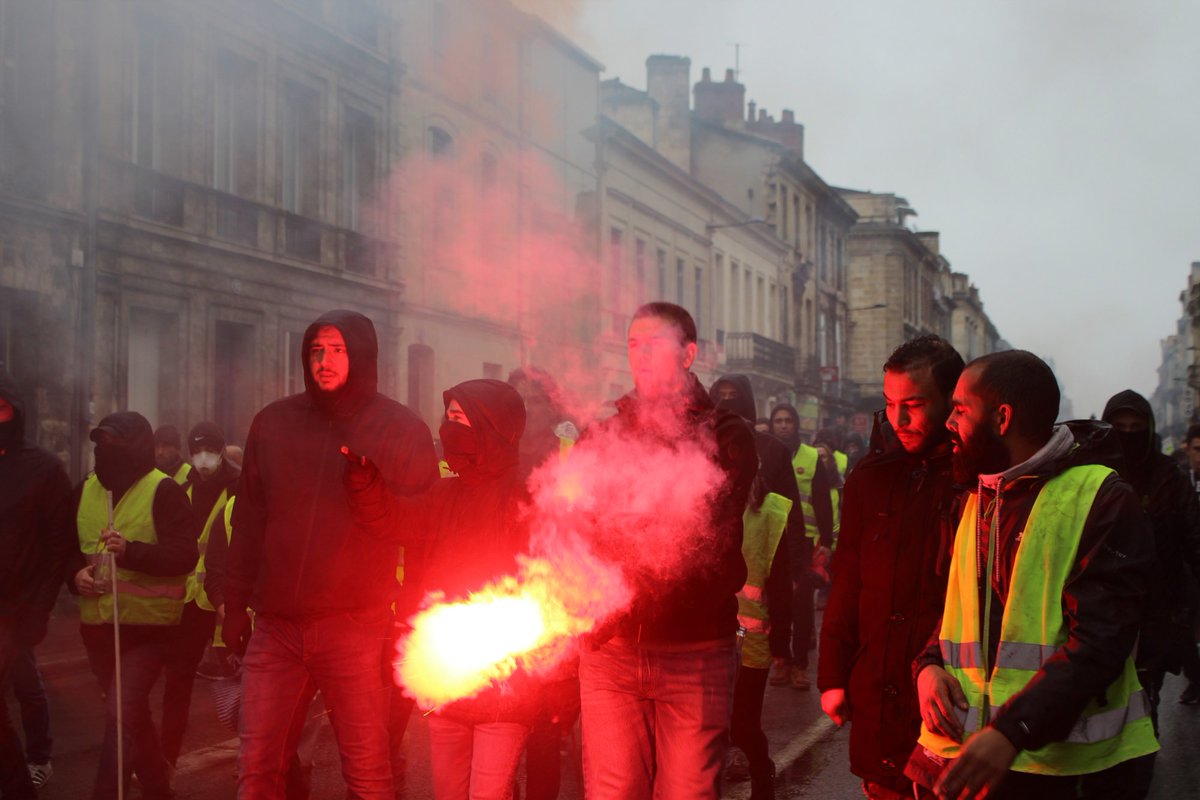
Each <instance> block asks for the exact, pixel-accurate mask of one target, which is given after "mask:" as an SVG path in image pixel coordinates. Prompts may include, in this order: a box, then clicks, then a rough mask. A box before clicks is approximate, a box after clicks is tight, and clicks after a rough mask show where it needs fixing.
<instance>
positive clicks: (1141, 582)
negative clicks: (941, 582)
mask: <svg viewBox="0 0 1200 800" xmlns="http://www.w3.org/2000/svg"><path fill="white" fill-rule="evenodd" d="M1061 429H1063V426H1058V427H1056V428H1055V432H1056V435H1057V432H1058V431H1059V430H1061ZM1066 430H1067V431H1069V433H1070V435H1071V437H1072V438H1073V440H1074V444H1073V445H1071V446H1070V448H1069V451H1068V452H1065V454H1063V455H1061V456H1059V457H1057V458H1055V459H1053V460H1052V461H1050V462H1049V463H1047V464H1045V465H1043V466H1042V467H1040V468H1037V469H1035V470H1034V471H1033V472H1032V473H1031V474H1028V475H1024V476H1022V477H1018V478H1016V479H1014V480H1013V481H1012V483H1011V484H1010V483H1007V482H1006V483H1005V484H1004V487H1003V490H1002V492H1003V496H1002V498H1001V513H1000V521H999V524H1000V530H999V531H998V532H997V540H998V546H997V550H998V552H997V553H996V559H995V564H996V569H995V571H994V572H993V575H992V580H990V581H987V583H988V584H990V587H991V591H992V592H993V596H992V616H993V619H992V620H991V623H990V632H991V641H989V642H988V643H987V647H988V663H995V656H996V650H997V648H998V647H999V643H1000V641H999V640H1000V630H1001V620H1002V616H1003V613H1004V604H1005V602H1006V601H1007V600H1008V589H1009V582H1010V580H1011V578H1012V568H1013V563H1014V561H1015V559H1016V555H1017V550H1018V548H1019V546H1020V534H1021V533H1022V532H1023V531H1024V530H1025V525H1026V522H1027V521H1028V519H1029V513H1030V511H1031V510H1032V508H1033V504H1034V501H1036V500H1037V498H1038V495H1039V494H1040V492H1041V490H1042V488H1043V487H1044V486H1045V485H1046V482H1047V481H1049V480H1050V479H1051V478H1052V477H1054V476H1055V475H1058V474H1059V473H1061V472H1063V471H1064V470H1066V469H1067V468H1069V467H1072V466H1076V465H1080V464H1104V465H1108V464H1111V463H1114V461H1115V460H1116V459H1118V458H1119V457H1120V453H1119V448H1118V447H1117V446H1116V445H1115V443H1114V442H1113V439H1112V437H1111V436H1110V435H1109V434H1110V433H1111V432H1112V428H1110V427H1109V426H1108V425H1106V424H1104V423H1098V422H1089V421H1079V422H1069V423H1066ZM1052 441H1053V439H1052ZM860 468H861V465H860ZM977 491H981V496H980V498H979V507H980V508H981V509H982V508H991V506H992V503H993V502H994V501H995V499H996V498H995V492H994V491H992V490H988V489H983V490H979V489H977ZM983 520H984V522H983V530H982V531H981V533H980V537H979V538H980V545H981V547H983V546H984V543H986V541H987V539H988V536H989V535H990V534H989V530H988V526H989V525H990V524H991V521H990V520H991V518H990V517H989V516H987V515H984V517H983ZM976 560H977V561H978V558H977V559H976ZM984 563H986V562H984ZM1153 564H1154V547H1153V539H1152V532H1151V530H1150V523H1149V520H1148V519H1147V518H1146V515H1145V514H1144V513H1143V512H1142V510H1141V508H1140V506H1139V503H1138V500H1137V495H1136V494H1135V493H1134V492H1133V490H1132V489H1131V488H1130V486H1129V484H1128V483H1127V482H1126V481H1125V480H1124V479H1122V478H1121V477H1120V476H1119V475H1116V474H1113V475H1110V476H1109V477H1108V478H1106V479H1105V481H1104V482H1103V483H1102V484H1101V485H1100V489H1099V491H1098V492H1097V494H1096V497H1095V500H1093V502H1092V509H1091V513H1090V514H1089V515H1088V518H1087V522H1086V523H1085V525H1084V529H1083V533H1082V535H1081V537H1080V540H1079V549H1078V554H1077V556H1076V559H1075V564H1074V566H1073V567H1072V568H1071V571H1070V573H1069V574H1068V576H1067V580H1066V584H1065V586H1064V588H1063V601H1062V609H1063V618H1064V620H1065V622H1066V630H1067V641H1066V643H1065V644H1063V646H1062V647H1060V648H1059V649H1058V650H1057V651H1056V652H1055V654H1054V655H1052V656H1051V657H1050V659H1049V660H1047V661H1046V662H1045V663H1044V664H1043V665H1042V668H1041V669H1040V670H1039V671H1038V672H1037V674H1036V675H1034V677H1033V678H1032V680H1030V682H1029V684H1028V685H1027V686H1026V687H1025V688H1024V689H1023V690H1021V691H1020V692H1018V693H1017V694H1016V695H1015V696H1014V697H1013V698H1012V699H1011V700H1009V701H1008V702H1007V703H1005V704H1004V706H1003V707H1002V708H1001V709H1000V710H999V711H998V712H997V713H996V716H995V717H994V718H993V720H992V723H991V724H992V727H994V728H996V729H997V730H999V731H1000V732H1001V733H1003V734H1004V735H1005V736H1006V737H1007V738H1008V740H1009V741H1011V742H1012V743H1013V744H1014V745H1015V746H1016V747H1017V748H1018V749H1021V750H1031V749H1036V748H1038V747H1041V746H1043V745H1045V744H1047V743H1049V742H1056V741H1062V740H1063V739H1065V738H1066V736H1067V734H1068V733H1070V731H1071V728H1072V726H1073V725H1074V724H1075V721H1076V720H1077V719H1078V718H1079V715H1080V713H1082V712H1083V710H1084V708H1085V707H1086V706H1087V704H1088V702H1089V701H1091V700H1093V699H1095V698H1102V697H1103V696H1104V692H1105V690H1106V689H1107V688H1108V686H1109V685H1110V684H1111V683H1112V682H1113V681H1114V680H1116V678H1117V677H1118V676H1119V675H1120V674H1121V669H1122V667H1123V665H1124V663H1125V659H1126V658H1128V657H1129V654H1130V653H1131V652H1133V645H1134V641H1135V640H1136V639H1137V635H1138V630H1139V628H1140V625H1141V620H1142V609H1143V600H1144V598H1145V595H1146V587H1147V584H1148V582H1149V580H1150V576H1151V574H1152V569H1153ZM980 588H981V591H986V590H987V589H985V588H984V587H983V586H982V585H981V587H980ZM979 607H980V608H981V609H982V608H983V607H984V604H983V601H982V598H981V601H980V604H979ZM980 630H983V625H982V620H981V621H980ZM937 640H938V633H937V632H935V633H934V634H933V636H932V637H931V638H930V642H929V645H928V646H927V647H926V649H925V651H924V652H923V653H922V654H921V655H920V656H919V657H918V658H917V660H916V662H915V663H914V665H913V669H914V674H916V673H918V672H919V671H920V670H921V669H923V668H924V667H925V666H927V665H929V664H938V665H941V664H942V658H941V654H940V651H939V646H938V641H937Z"/></svg>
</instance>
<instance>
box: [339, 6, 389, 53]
mask: <svg viewBox="0 0 1200 800" xmlns="http://www.w3.org/2000/svg"><path fill="white" fill-rule="evenodd" d="M344 2H345V4H346V5H345V9H346V33H348V34H350V36H351V38H353V39H356V40H357V41H359V42H362V43H363V44H365V45H366V46H367V47H372V48H375V47H379V29H380V28H381V27H382V26H383V23H384V18H383V12H382V11H381V10H380V8H379V5H378V4H377V2H376V0H344Z"/></svg>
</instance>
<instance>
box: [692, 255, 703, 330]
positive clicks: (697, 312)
mask: <svg viewBox="0 0 1200 800" xmlns="http://www.w3.org/2000/svg"><path fill="white" fill-rule="evenodd" d="M695 292H696V293H695V295H694V298H695V306H696V307H695V309H694V310H693V311H692V316H693V317H695V319H696V330H697V331H700V330H703V323H704V267H700V266H697V267H696V287H695ZM697 335H698V334H697ZM700 338H704V337H703V336H701V337H700Z"/></svg>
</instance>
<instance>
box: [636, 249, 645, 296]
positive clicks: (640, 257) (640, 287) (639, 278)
mask: <svg viewBox="0 0 1200 800" xmlns="http://www.w3.org/2000/svg"><path fill="white" fill-rule="evenodd" d="M634 281H635V285H634V295H635V297H636V300H637V305H638V307H641V306H642V305H643V303H644V302H646V240H644V239H635V240H634Z"/></svg>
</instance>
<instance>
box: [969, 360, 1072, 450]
mask: <svg viewBox="0 0 1200 800" xmlns="http://www.w3.org/2000/svg"><path fill="white" fill-rule="evenodd" d="M967 366H969V367H977V368H978V370H979V376H978V382H977V383H976V386H977V387H978V390H979V393H980V395H981V396H982V397H983V399H984V400H985V401H987V402H988V403H989V404H990V405H991V406H992V407H993V408H998V407H999V406H1001V405H1010V406H1012V409H1013V421H1012V427H1013V429H1014V430H1016V431H1018V432H1021V433H1025V434H1027V435H1030V436H1036V437H1041V436H1049V435H1050V433H1051V431H1052V430H1053V428H1054V421H1055V420H1056V419H1058V403H1059V400H1060V394H1059V390H1058V379H1057V378H1055V377H1054V370H1052V369H1050V365H1049V364H1047V363H1046V362H1045V361H1042V360H1041V359H1040V358H1038V357H1037V356H1035V355H1034V354H1033V353H1030V352H1029V351H1028V350H1003V351H1001V352H999V353H988V354H987V355H986V356H980V357H979V358H977V359H975V360H974V361H972V362H971V363H970V364H968V365H967Z"/></svg>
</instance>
